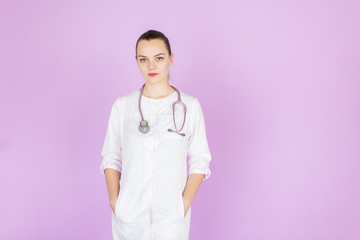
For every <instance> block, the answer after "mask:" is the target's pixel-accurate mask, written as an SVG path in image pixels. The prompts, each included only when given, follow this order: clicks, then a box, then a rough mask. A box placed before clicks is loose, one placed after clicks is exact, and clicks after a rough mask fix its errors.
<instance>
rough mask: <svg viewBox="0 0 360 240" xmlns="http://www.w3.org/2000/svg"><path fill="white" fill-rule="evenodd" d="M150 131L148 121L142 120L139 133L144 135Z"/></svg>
mask: <svg viewBox="0 0 360 240" xmlns="http://www.w3.org/2000/svg"><path fill="white" fill-rule="evenodd" d="M149 130H150V127H149V124H148V122H147V121H146V120H141V121H140V125H139V131H140V132H142V133H147V132H148V131H149Z"/></svg>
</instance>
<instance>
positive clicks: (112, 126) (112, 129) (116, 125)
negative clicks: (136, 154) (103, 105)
mask: <svg viewBox="0 0 360 240" xmlns="http://www.w3.org/2000/svg"><path fill="white" fill-rule="evenodd" d="M101 156H102V162H101V165H100V172H101V174H103V175H105V169H106V168H112V169H115V170H117V171H119V172H121V170H122V149H121V139H120V117H119V112H118V102H117V101H115V102H114V103H113V105H112V107H111V112H110V117H109V120H108V126H107V131H106V135H105V141H104V145H103V148H102V151H101Z"/></svg>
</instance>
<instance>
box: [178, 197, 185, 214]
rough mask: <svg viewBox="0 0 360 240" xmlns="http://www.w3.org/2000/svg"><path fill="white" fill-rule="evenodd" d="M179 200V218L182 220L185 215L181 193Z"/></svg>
mask: <svg viewBox="0 0 360 240" xmlns="http://www.w3.org/2000/svg"><path fill="white" fill-rule="evenodd" d="M179 195H180V198H179V207H180V210H179V211H180V217H181V218H184V217H185V216H184V214H185V209H184V199H183V197H182V193H181V192H180V194H179Z"/></svg>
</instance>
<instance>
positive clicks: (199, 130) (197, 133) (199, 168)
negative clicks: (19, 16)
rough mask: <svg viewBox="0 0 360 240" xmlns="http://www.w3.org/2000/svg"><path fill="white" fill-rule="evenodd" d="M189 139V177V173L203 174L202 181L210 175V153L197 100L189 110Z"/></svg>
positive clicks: (203, 120)
mask: <svg viewBox="0 0 360 240" xmlns="http://www.w3.org/2000/svg"><path fill="white" fill-rule="evenodd" d="M191 113H192V114H191V120H190V125H189V128H190V135H191V136H190V138H189V140H188V151H187V152H188V155H189V165H190V168H189V175H190V174H191V173H203V174H205V176H204V178H203V180H202V181H204V180H206V179H208V178H209V177H210V175H211V171H210V168H209V163H210V161H211V153H210V151H209V146H208V142H207V138H206V128H205V119H204V116H203V112H202V109H201V105H200V103H199V101H198V100H197V99H195V100H194V102H193V104H192V109H191Z"/></svg>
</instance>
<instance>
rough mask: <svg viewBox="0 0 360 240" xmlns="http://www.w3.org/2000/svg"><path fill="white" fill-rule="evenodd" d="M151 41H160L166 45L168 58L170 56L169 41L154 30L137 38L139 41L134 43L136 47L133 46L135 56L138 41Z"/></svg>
mask: <svg viewBox="0 0 360 240" xmlns="http://www.w3.org/2000/svg"><path fill="white" fill-rule="evenodd" d="M151 39H162V40H163V41H164V43H165V45H166V48H167V50H168V52H169V56H170V55H171V48H170V43H169V39H168V38H167V37H166V36H165V35H164V34H163V33H162V32H159V31H156V30H153V29H151V30H148V31H147V32H144V33H143V34H141V36H140V37H139V39H138V40H137V42H136V46H135V54H136V55H137V46H138V43H139V41H140V40H151Z"/></svg>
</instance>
